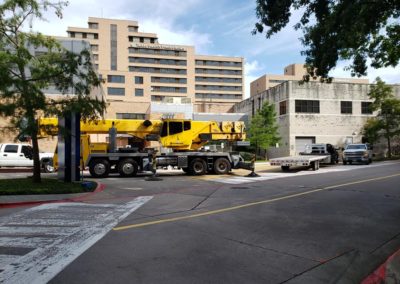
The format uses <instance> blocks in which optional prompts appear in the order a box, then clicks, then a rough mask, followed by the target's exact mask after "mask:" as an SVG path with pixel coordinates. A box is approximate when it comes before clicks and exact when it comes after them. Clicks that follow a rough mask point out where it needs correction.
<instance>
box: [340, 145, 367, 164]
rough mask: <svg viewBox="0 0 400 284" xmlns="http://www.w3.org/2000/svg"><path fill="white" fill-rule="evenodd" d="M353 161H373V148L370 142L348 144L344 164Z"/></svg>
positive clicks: (344, 154) (344, 153)
mask: <svg viewBox="0 0 400 284" xmlns="http://www.w3.org/2000/svg"><path fill="white" fill-rule="evenodd" d="M353 162H358V163H364V164H366V165H368V164H370V163H371V162H372V148H371V147H370V146H369V144H348V145H347V146H346V148H345V149H344V151H343V164H344V165H347V163H349V164H352V163H353Z"/></svg>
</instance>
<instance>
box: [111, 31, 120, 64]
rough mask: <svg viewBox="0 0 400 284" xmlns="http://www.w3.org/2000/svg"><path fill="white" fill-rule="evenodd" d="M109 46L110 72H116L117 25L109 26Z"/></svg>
mask: <svg viewBox="0 0 400 284" xmlns="http://www.w3.org/2000/svg"><path fill="white" fill-rule="evenodd" d="M110 38H111V40H110V45H111V70H117V59H118V57H117V50H118V41H117V25H110Z"/></svg>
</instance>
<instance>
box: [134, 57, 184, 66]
mask: <svg viewBox="0 0 400 284" xmlns="http://www.w3.org/2000/svg"><path fill="white" fill-rule="evenodd" d="M129 62H130V63H146V64H165V65H181V66H186V60H174V59H161V58H145V57H129Z"/></svg>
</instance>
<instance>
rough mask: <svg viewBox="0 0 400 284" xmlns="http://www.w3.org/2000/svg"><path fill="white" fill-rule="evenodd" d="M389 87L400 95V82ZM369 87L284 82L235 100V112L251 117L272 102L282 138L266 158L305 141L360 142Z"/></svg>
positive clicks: (340, 144)
mask: <svg viewBox="0 0 400 284" xmlns="http://www.w3.org/2000/svg"><path fill="white" fill-rule="evenodd" d="M392 87H393V91H394V94H395V96H396V97H397V98H400V85H392ZM369 90H370V85H369V84H359V83H341V82H333V83H330V84H328V83H319V82H308V83H304V84H299V82H296V81H286V82H284V83H282V84H280V85H278V86H275V87H272V88H269V89H268V90H265V91H264V92H262V93H260V94H257V95H254V96H253V97H250V98H248V99H246V100H244V101H242V102H240V103H238V104H237V105H236V106H235V112H237V113H246V114H247V115H248V116H249V117H252V116H253V115H254V114H255V112H256V111H257V110H259V109H260V108H261V107H262V105H263V104H264V103H265V102H269V103H272V104H274V105H275V111H276V113H277V117H276V121H277V125H278V127H279V134H280V137H281V141H280V143H279V144H278V145H277V146H278V147H271V148H270V149H269V151H268V152H269V157H270V158H274V157H280V156H288V155H296V154H298V153H299V152H303V151H304V147H305V144H308V143H331V144H333V145H334V146H337V147H343V146H344V145H345V144H348V143H361V142H362V134H361V133H362V128H363V126H364V124H365V122H366V121H367V119H368V118H370V117H373V116H374V115H375V114H374V113H371V112H370V111H369V109H368V104H369V103H371V100H370V98H369V97H368V93H369ZM382 151H384V149H382ZM377 154H381V153H377Z"/></svg>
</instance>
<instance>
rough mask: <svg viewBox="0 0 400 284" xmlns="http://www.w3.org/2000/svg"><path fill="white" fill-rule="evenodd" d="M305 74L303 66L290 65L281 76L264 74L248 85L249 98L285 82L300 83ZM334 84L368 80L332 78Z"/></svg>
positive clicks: (361, 82)
mask: <svg viewBox="0 0 400 284" xmlns="http://www.w3.org/2000/svg"><path fill="white" fill-rule="evenodd" d="M306 74H307V70H306V68H305V67H304V64H291V65H288V66H286V67H285V68H284V73H283V75H272V74H265V75H263V76H261V77H259V78H258V79H256V80H254V81H253V82H251V83H250V97H252V96H255V95H257V94H260V93H262V92H264V91H265V90H268V89H269V88H272V87H275V86H277V85H279V84H282V83H283V82H286V81H300V80H302V79H303V76H304V75H306ZM314 81H315V80H314ZM333 81H334V82H343V83H359V84H368V83H369V81H368V79H356V78H334V79H333Z"/></svg>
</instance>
